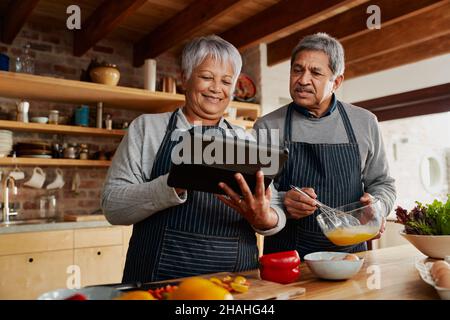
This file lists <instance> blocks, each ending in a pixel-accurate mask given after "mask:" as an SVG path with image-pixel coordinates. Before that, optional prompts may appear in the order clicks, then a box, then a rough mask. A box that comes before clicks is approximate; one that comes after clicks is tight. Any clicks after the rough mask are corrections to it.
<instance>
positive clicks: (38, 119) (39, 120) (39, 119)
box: [31, 117, 48, 123]
mask: <svg viewBox="0 0 450 320" xmlns="http://www.w3.org/2000/svg"><path fill="white" fill-rule="evenodd" d="M31 122H36V123H47V122H48V117H33V118H31Z"/></svg>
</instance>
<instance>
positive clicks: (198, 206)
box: [122, 111, 258, 282]
mask: <svg viewBox="0 0 450 320" xmlns="http://www.w3.org/2000/svg"><path fill="white" fill-rule="evenodd" d="M176 123H177V112H176V111H175V112H174V113H173V114H172V115H171V117H170V120H169V124H168V125H167V130H166V134H165V136H164V139H163V142H162V144H161V146H160V147H159V150H158V152H157V154H156V159H155V163H154V165H153V168H152V172H151V176H150V180H153V179H155V178H157V177H159V176H161V175H164V174H166V173H168V172H169V169H170V165H171V152H172V149H173V147H174V146H175V145H176V144H177V143H178V141H172V140H171V134H172V132H173V131H174V130H175V129H176ZM226 124H227V126H228V127H229V128H230V129H232V127H231V126H230V124H229V123H228V122H226ZM210 128H211V127H203V128H202V129H203V131H204V130H206V129H210ZM215 128H217V129H220V130H222V133H223V129H221V128H219V127H215ZM257 259H258V249H257V245H256V236H255V231H254V230H253V229H252V227H251V226H250V224H249V223H248V222H247V221H246V220H245V219H244V218H243V217H242V216H241V215H240V214H238V213H237V212H236V211H235V210H234V209H232V208H230V207H228V206H227V205H225V204H224V203H222V202H221V201H219V200H218V199H217V198H216V197H215V196H214V195H213V194H211V193H205V192H198V191H189V192H188V198H187V200H186V202H185V203H183V204H180V205H177V206H173V207H170V208H168V209H165V210H162V211H160V212H157V213H155V214H153V215H151V216H150V217H148V218H147V219H145V220H143V221H141V222H139V223H136V224H135V225H134V226H133V234H132V236H131V239H130V243H129V247H128V252H127V259H126V263H125V270H124V274H123V278H122V282H133V281H141V282H150V281H159V280H167V279H173V278H180V277H188V276H195V275H199V274H205V273H214V272H221V271H228V272H239V271H243V270H248V269H254V268H257V266H258V265H257V261H258V260H257Z"/></svg>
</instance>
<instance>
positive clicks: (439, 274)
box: [433, 268, 450, 283]
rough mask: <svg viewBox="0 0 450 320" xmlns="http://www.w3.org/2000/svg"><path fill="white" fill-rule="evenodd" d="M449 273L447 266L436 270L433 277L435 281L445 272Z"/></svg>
mask: <svg viewBox="0 0 450 320" xmlns="http://www.w3.org/2000/svg"><path fill="white" fill-rule="evenodd" d="M447 273H450V269H447V268H440V269H439V270H438V271H436V272H435V273H434V276H433V279H434V281H435V282H436V283H437V282H439V279H440V278H441V277H442V276H444V275H445V274H447Z"/></svg>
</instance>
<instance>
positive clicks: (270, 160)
mask: <svg viewBox="0 0 450 320" xmlns="http://www.w3.org/2000/svg"><path fill="white" fill-rule="evenodd" d="M288 153H289V151H288V150H287V148H280V147H279V146H270V145H262V144H257V143H256V142H254V141H250V140H246V139H241V138H238V137H236V136H235V137H230V136H225V135H224V134H214V135H210V134H202V133H193V132H192V131H191V132H189V133H188V134H185V135H183V136H182V141H180V142H179V143H178V144H177V145H176V146H175V147H174V149H173V150H172V154H171V161H172V163H171V168H170V171H169V177H168V181H167V184H168V185H169V186H171V187H174V188H182V189H187V190H196V191H203V192H210V193H217V194H224V191H223V190H222V189H221V188H220V187H219V186H218V184H219V182H225V183H226V184H227V185H228V186H230V187H231V188H232V189H233V190H234V191H235V192H236V193H238V194H240V195H242V192H241V190H240V188H239V185H238V184H237V182H236V179H235V177H234V175H235V174H236V173H237V172H240V173H241V174H242V175H243V176H244V178H245V180H246V182H247V184H248V186H249V187H250V189H251V190H252V191H254V190H255V186H256V172H257V171H258V170H262V172H263V173H264V185H265V187H266V188H268V187H269V185H270V183H271V182H272V180H273V179H274V178H275V177H276V175H277V174H279V173H280V171H281V169H282V168H283V165H284V164H285V162H286V160H287V158H288Z"/></svg>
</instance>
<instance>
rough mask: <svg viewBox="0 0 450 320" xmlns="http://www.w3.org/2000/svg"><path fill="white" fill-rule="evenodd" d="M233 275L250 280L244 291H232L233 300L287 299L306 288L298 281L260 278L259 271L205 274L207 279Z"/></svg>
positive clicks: (299, 293)
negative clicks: (280, 282)
mask: <svg viewBox="0 0 450 320" xmlns="http://www.w3.org/2000/svg"><path fill="white" fill-rule="evenodd" d="M227 275H229V276H231V277H235V276H238V275H242V276H244V277H245V278H246V279H247V280H248V282H250V288H249V290H248V291H247V292H245V293H233V297H234V299H235V300H288V299H292V298H294V297H297V296H300V295H303V294H305V292H306V290H305V288H304V287H302V286H301V285H300V283H298V282H294V283H290V284H279V283H276V282H271V281H266V280H261V279H260V278H259V271H258V270H252V271H246V272H242V273H229V272H221V273H216V274H213V275H208V276H205V277H204V278H206V279H209V278H211V277H217V278H219V279H222V278H224V277H225V276H227Z"/></svg>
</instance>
